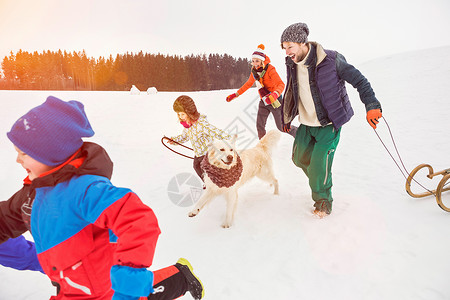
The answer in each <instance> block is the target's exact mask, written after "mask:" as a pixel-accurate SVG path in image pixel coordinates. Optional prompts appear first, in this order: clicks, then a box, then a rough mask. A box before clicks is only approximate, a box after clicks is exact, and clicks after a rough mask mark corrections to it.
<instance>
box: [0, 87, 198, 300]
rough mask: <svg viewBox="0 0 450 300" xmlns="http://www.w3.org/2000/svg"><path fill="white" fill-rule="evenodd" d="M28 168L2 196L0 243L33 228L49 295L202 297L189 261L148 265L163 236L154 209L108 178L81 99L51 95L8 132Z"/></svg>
mask: <svg viewBox="0 0 450 300" xmlns="http://www.w3.org/2000/svg"><path fill="white" fill-rule="evenodd" d="M7 135H8V138H9V139H10V140H11V142H12V143H13V145H14V147H15V150H16V151H17V159H16V161H17V163H19V164H20V165H22V167H23V168H24V169H25V170H26V171H27V174H28V176H27V178H25V180H24V185H23V187H22V189H21V190H19V191H18V192H17V193H16V194H14V195H13V196H12V197H11V198H10V199H9V200H7V201H3V202H0V244H1V243H3V242H5V241H6V240H8V239H9V238H15V237H18V236H20V235H21V234H22V233H24V232H26V231H27V230H30V231H31V234H32V236H33V239H34V241H35V245H36V252H37V256H38V259H39V262H40V265H41V266H42V268H43V270H44V272H45V274H46V275H47V276H48V277H49V278H50V279H51V281H52V282H54V283H55V284H56V285H57V286H58V287H59V292H58V295H57V296H53V297H51V298H50V299H55V300H56V299H58V300H59V299H90V300H93V299H95V300H104V299H105V300H106V299H113V300H132V299H133V300H135V299H175V298H178V297H180V296H182V295H184V294H185V293H186V292H187V291H189V292H190V293H191V295H192V296H193V297H194V298H195V299H201V298H202V297H203V295H204V291H203V286H202V284H201V282H200V280H199V279H198V278H197V277H196V276H195V275H194V274H193V273H192V266H191V265H190V264H189V262H188V261H187V260H186V259H179V260H178V262H177V263H176V264H174V265H172V266H169V267H167V268H164V269H161V270H156V271H153V272H152V271H150V270H149V269H147V268H148V267H150V266H151V265H152V260H153V256H154V252H155V246H156V242H157V239H158V236H159V234H160V229H159V226H158V221H157V219H156V216H155V214H154V213H153V211H152V209H151V208H150V207H148V206H147V205H145V204H144V203H142V201H141V200H140V199H139V197H138V196H137V195H136V194H135V193H133V192H132V191H131V190H129V189H126V188H119V187H116V186H114V185H113V184H112V183H111V182H110V178H111V175H112V171H113V170H112V168H113V164H112V162H111V160H110V158H109V156H108V154H107V153H106V151H105V150H104V149H103V148H102V147H101V146H99V145H97V144H95V143H91V142H83V140H82V138H83V137H91V136H93V135H94V131H93V130H92V128H91V125H90V123H89V120H88V118H87V116H86V114H85V112H84V106H83V104H82V103H80V102H78V101H69V102H65V101H62V100H60V99H58V98H55V97H52V96H50V97H48V98H47V100H46V101H45V102H44V103H43V104H41V105H39V106H37V107H35V108H33V109H31V110H30V111H29V112H28V113H26V114H25V115H24V116H22V117H21V118H19V119H18V120H17V121H16V122H15V123H14V125H13V126H12V128H11V131H10V132H8V134H7Z"/></svg>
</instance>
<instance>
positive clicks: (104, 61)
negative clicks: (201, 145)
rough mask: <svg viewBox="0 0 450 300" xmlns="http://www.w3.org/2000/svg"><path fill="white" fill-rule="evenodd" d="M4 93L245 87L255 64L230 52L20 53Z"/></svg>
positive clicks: (4, 76) (5, 64)
mask: <svg viewBox="0 0 450 300" xmlns="http://www.w3.org/2000/svg"><path fill="white" fill-rule="evenodd" d="M1 67H2V70H1V72H0V89H3V90H83V91H126V90H130V88H131V86H132V85H135V86H136V87H137V88H138V89H139V90H141V91H145V90H147V88H149V87H155V88H156V89H157V90H158V91H208V90H220V89H231V88H239V87H240V86H241V85H242V84H243V83H245V81H246V80H247V79H248V76H249V74H250V68H251V65H250V61H249V60H247V59H242V58H238V59H236V58H233V57H232V56H230V55H227V54H223V55H221V54H209V55H206V54H203V55H188V56H184V57H181V56H177V55H163V54H159V53H158V54H148V53H143V52H142V51H141V52H139V53H135V54H134V53H126V54H117V56H116V57H115V58H114V57H113V56H112V55H111V56H110V57H109V58H104V57H100V58H98V59H95V58H92V57H88V56H87V55H86V53H85V51H84V50H83V51H81V52H66V51H64V52H62V51H61V50H59V51H57V52H54V51H43V52H42V53H38V52H33V53H30V52H27V51H22V50H19V51H18V52H17V53H13V52H11V53H10V55H9V56H5V57H4V59H3V61H2V63H1Z"/></svg>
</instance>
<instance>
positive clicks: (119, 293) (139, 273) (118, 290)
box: [110, 265, 153, 300]
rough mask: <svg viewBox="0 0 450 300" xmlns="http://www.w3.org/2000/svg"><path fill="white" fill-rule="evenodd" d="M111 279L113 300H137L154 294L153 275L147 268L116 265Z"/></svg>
mask: <svg viewBox="0 0 450 300" xmlns="http://www.w3.org/2000/svg"><path fill="white" fill-rule="evenodd" d="M110 277H111V284H112V289H113V290H114V295H113V297H112V300H135V299H138V298H139V297H147V296H148V295H150V294H151V293H153V273H152V272H151V271H149V270H147V269H146V268H132V267H128V266H121V265H114V266H112V268H111V273H110Z"/></svg>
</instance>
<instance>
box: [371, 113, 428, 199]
mask: <svg viewBox="0 0 450 300" xmlns="http://www.w3.org/2000/svg"><path fill="white" fill-rule="evenodd" d="M382 118H383V120H384V122H385V123H386V126H387V128H388V131H389V135H390V137H391V140H392V144H393V145H394V149H395V152H396V153H397V156H398V159H399V161H400V163H401V165H402V167H403V170H402V168H401V167H400V165H399V163H398V162H397V160H396V159H395V158H394V156H393V155H392V153H391V151H389V149H388V148H387V146H386V144H385V143H384V142H383V139H382V138H381V137H380V135H379V134H378V132H377V130H376V129H373V131H374V132H375V134H376V135H377V137H378V139H379V140H380V142H381V144H383V146H384V148H385V149H386V151H387V152H388V153H389V155H390V156H391V158H392V160H393V161H394V163H395V165H396V166H397V168H398V169H399V170H400V173H402V175H403V177H405V179H406V181H407V182H408V183H409V184H411V181H410V180H408V178H409V177H411V176H410V173H409V172H408V170H407V169H406V167H405V164H404V163H403V160H402V157H401V156H400V153H399V152H398V149H397V145H396V143H395V139H394V135H393V134H392V131H391V127H390V126H389V124H388V122H387V121H386V118H385V117H382ZM405 173H406V174H407V175H408V176H406V175H405ZM411 179H412V180H413V181H414V182H415V183H417V184H418V185H419V186H421V187H422V188H423V189H424V190H426V191H427V192H429V193H430V194H432V195H434V196H436V193H435V192H434V191H431V190H430V189H428V188H426V187H424V186H423V185H422V184H420V182H418V181H417V180H415V179H414V177H411Z"/></svg>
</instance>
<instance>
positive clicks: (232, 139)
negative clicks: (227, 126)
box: [231, 134, 238, 145]
mask: <svg viewBox="0 0 450 300" xmlns="http://www.w3.org/2000/svg"><path fill="white" fill-rule="evenodd" d="M237 138H238V136H237V134H234V135H233V137H232V138H231V144H233V145H234V144H236V140H237Z"/></svg>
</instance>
